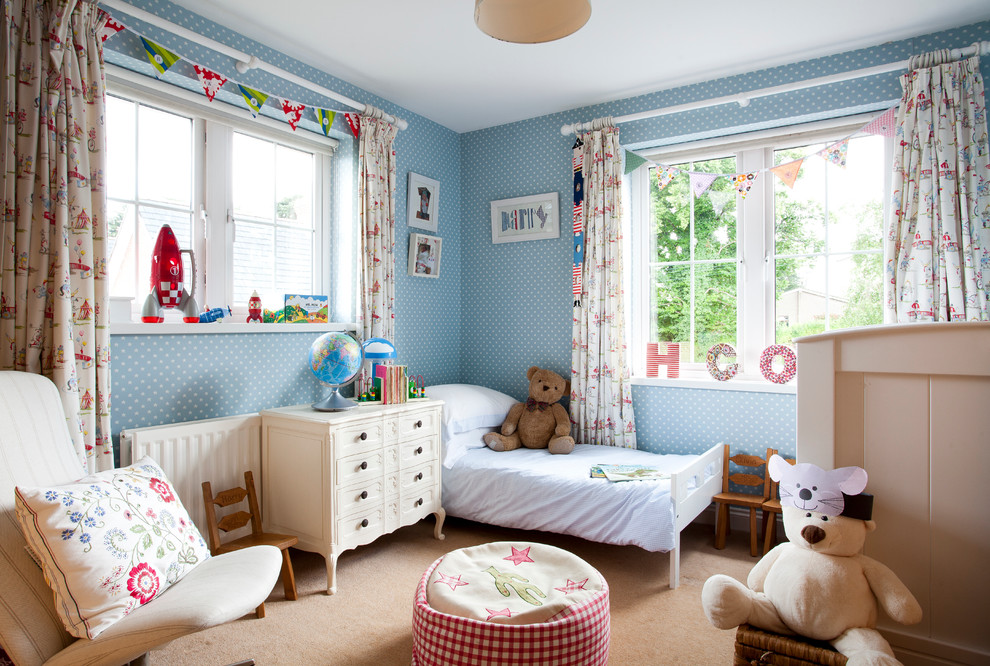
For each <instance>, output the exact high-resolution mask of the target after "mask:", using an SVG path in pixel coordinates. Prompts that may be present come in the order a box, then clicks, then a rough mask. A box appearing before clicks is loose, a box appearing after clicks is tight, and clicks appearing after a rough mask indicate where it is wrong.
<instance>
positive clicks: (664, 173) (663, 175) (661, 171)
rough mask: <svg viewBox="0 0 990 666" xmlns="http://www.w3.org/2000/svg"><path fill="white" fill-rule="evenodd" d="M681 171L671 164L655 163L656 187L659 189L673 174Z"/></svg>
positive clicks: (671, 178)
mask: <svg viewBox="0 0 990 666" xmlns="http://www.w3.org/2000/svg"><path fill="white" fill-rule="evenodd" d="M680 172H681V170H680V169H678V168H676V167H672V166H666V165H664V164H659V165H657V187H659V188H660V189H661V190H662V189H663V188H665V187H667V186H668V185H670V181H672V180H674V176H676V175H677V174H679V173H680Z"/></svg>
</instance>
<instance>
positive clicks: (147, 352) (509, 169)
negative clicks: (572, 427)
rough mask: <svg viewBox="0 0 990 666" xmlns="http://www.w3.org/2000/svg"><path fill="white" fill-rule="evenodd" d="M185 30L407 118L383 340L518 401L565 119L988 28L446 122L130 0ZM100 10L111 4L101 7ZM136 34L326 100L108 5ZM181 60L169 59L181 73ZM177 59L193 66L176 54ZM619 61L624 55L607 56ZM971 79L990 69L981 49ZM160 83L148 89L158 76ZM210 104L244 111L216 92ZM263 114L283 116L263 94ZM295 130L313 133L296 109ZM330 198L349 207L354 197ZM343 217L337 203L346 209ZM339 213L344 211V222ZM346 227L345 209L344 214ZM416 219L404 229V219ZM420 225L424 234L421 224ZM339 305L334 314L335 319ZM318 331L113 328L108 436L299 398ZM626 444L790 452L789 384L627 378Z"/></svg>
mask: <svg viewBox="0 0 990 666" xmlns="http://www.w3.org/2000/svg"><path fill="white" fill-rule="evenodd" d="M129 1H130V2H131V3H132V4H133V5H134V6H136V7H139V8H141V9H144V10H146V11H150V12H152V13H154V14H156V15H159V16H162V17H164V18H166V19H167V20H169V21H171V22H173V23H175V24H178V25H181V26H183V27H186V28H188V29H189V30H192V31H194V32H196V33H199V34H202V35H205V36H207V37H209V38H212V39H215V40H218V41H220V42H222V43H224V44H227V45H228V46H231V47H233V48H235V49H237V50H239V51H243V52H245V53H250V54H254V55H257V56H258V57H259V58H261V59H263V60H265V61H266V62H269V63H271V64H273V65H275V66H277V67H280V68H282V69H285V70H287V71H289V72H292V73H294V74H297V75H298V76H300V77H302V78H304V79H307V80H310V81H312V82H313V83H315V84H318V85H319V86H322V87H325V88H329V89H331V90H334V91H336V92H338V93H341V94H343V95H346V96H348V97H350V98H352V99H356V100H359V101H361V102H365V103H368V104H372V105H375V106H377V107H380V108H382V109H383V110H385V111H386V112H387V113H390V114H393V115H396V116H399V117H401V118H403V119H405V120H407V121H408V123H409V128H408V129H406V130H403V131H400V132H399V134H398V136H397V138H396V141H395V150H396V156H397V164H398V167H397V173H396V236H395V242H396V247H395V260H396V271H395V272H396V276H397V280H396V339H395V341H394V342H395V344H396V347H397V349H398V352H399V362H401V363H405V364H407V365H408V366H409V368H410V372H412V373H413V374H422V375H423V377H424V379H425V381H426V382H427V384H439V383H475V384H481V385H485V386H489V387H491V388H495V389H497V390H500V391H504V392H506V393H509V394H510V395H513V396H514V397H516V398H517V399H522V398H524V397H525V392H526V385H527V382H526V377H525V373H526V369H527V368H528V367H529V366H531V365H540V366H546V367H549V368H551V369H553V370H555V371H556V372H559V373H561V374H564V375H565V376H567V375H568V374H569V371H570V347H571V344H570V340H571V302H572V300H571V295H570V270H571V254H572V248H571V240H570V235H571V224H570V215H569V214H568V212H569V206H568V205H567V202H568V201H569V199H570V189H571V173H570V160H571V145H572V144H573V141H574V137H573V136H566V137H565V136H562V135H561V132H560V128H561V126H562V125H564V124H570V123H575V122H586V121H589V120H592V119H594V118H596V117H600V116H606V115H612V116H618V115H624V114H630V113H636V112H640V111H646V110H650V109H655V108H660V107H667V106H672V105H677V104H683V103H686V102H691V101H696V100H704V99H708V98H712V97H721V96H725V95H731V94H736V93H742V92H745V91H749V90H755V89H759V88H765V87H769V86H776V85H780V84H785V83H789V82H793V81H799V80H805V79H812V78H817V77H821V76H825V75H829V74H834V73H837V72H844V71H849V70H855V69H861V68H864V67H870V66H874V65H880V64H886V63H890V62H896V61H899V60H904V59H906V58H907V57H908V56H910V55H912V54H917V53H922V52H926V51H930V50H932V49H935V48H944V47H949V48H956V47H963V46H968V45H970V44H972V43H973V42H975V41H978V40H988V39H990V22H983V23H978V24H974V25H971V26H966V27H963V28H959V29H956V30H951V31H946V32H942V33H937V34H932V35H927V36H923V37H920V38H915V39H909V40H903V41H898V42H892V43H887V44H882V45H877V46H874V47H872V48H867V49H860V50H856V51H850V52H847V53H840V54H838V55H834V56H829V57H824V58H817V59H814V60H808V61H804V62H798V63H793V64H790V65H786V66H782V67H775V68H771V69H765V70H761V71H757V72H751V73H748V74H741V75H738V76H732V77H727V78H722V79H718V80H713V81H706V82H703V83H697V84H694V85H688V86H682V87H679V88H675V89H670V90H663V91H658V92H654V93H650V94H645V95H640V96H637V97H633V98H629V99H623V100H616V101H612V102H608V103H605V104H599V105H596V106H590V107H585V108H581V109H574V110H570V111H567V112H564V113H557V114H552V115H547V116H542V117H537V118H532V119H530V120H526V121H521V122H517V123H512V124H508V125H502V126H498V127H491V128H487V129H482V130H478V131H474V132H469V133H465V134H457V133H455V132H453V131H452V130H449V129H447V128H445V127H443V126H441V125H439V124H437V123H434V122H432V121H430V120H428V119H426V118H423V117H421V116H418V115H416V114H414V113H412V112H410V111H409V110H407V109H404V108H402V107H400V106H398V105H396V104H394V103H393V102H390V101H389V100H388V99H383V98H380V97H377V96H375V95H373V94H371V93H369V92H367V91H364V90H361V89H359V88H357V87H355V86H353V85H352V84H349V83H348V82H346V81H343V80H341V79H339V78H336V77H335V76H333V75H332V73H327V72H322V71H318V70H316V69H314V68H312V67H310V66H308V65H306V64H305V63H301V62H299V61H296V60H294V59H292V58H290V57H288V56H286V55H284V54H282V53H279V52H278V51H274V50H272V49H270V48H268V47H266V46H264V45H262V44H259V43H257V42H254V41H253V40H250V39H248V38H246V37H244V36H242V35H239V34H237V33H235V32H233V31H231V30H229V29H227V28H225V27H224V26H221V25H217V24H216V23H213V22H211V21H208V20H206V19H203V18H201V17H199V16H197V15H195V14H192V13H190V12H188V11H186V10H185V9H182V8H179V7H177V6H175V5H172V4H171V3H168V2H165V1H163V0H129ZM111 13H113V12H111ZM120 18H121V20H122V21H123V22H124V23H125V24H127V25H128V26H130V27H132V28H133V29H134V30H135V31H139V32H140V33H141V34H144V35H146V36H148V37H149V38H151V39H153V40H156V41H160V42H161V43H162V45H164V46H165V47H167V48H169V49H172V50H174V51H175V52H177V53H179V54H181V55H182V56H183V57H185V58H187V59H188V60H190V61H193V62H196V63H199V64H202V65H205V66H207V67H210V68H212V69H215V70H217V71H218V72H220V73H221V74H223V75H226V76H229V77H230V78H231V79H233V80H236V81H237V82H239V83H243V84H244V85H248V86H252V87H257V88H258V89H260V90H265V91H277V92H278V93H279V94H281V95H284V96H287V97H289V98H291V99H294V100H298V101H300V102H303V103H305V104H307V105H316V106H320V105H323V104H326V103H327V100H326V99H322V98H319V97H318V96H316V94H315V93H312V92H310V91H307V90H305V89H304V88H302V87H300V86H296V85H295V84H292V83H290V82H286V81H283V80H281V79H277V78H276V77H274V76H273V75H272V74H269V73H267V72H264V71H261V70H249V71H248V72H246V73H244V74H240V73H239V72H237V71H236V69H235V67H234V64H235V63H234V61H233V59H231V58H230V57H227V56H224V55H222V54H219V53H217V52H215V51H212V50H210V49H208V48H206V47H203V46H200V45H197V44H194V43H191V42H189V41H186V40H184V39H181V38H179V37H177V36H175V35H171V34H169V33H167V32H166V31H164V30H162V29H159V28H156V27H154V26H150V25H147V24H143V23H142V22H140V21H138V20H136V19H131V17H128V16H126V15H123V14H122V15H121V17H120ZM136 40H137V38H136V37H135V36H134V35H128V34H127V31H125V32H124V33H121V35H118V36H115V37H113V38H111V39H110V40H108V41H107V42H106V60H107V61H108V62H110V63H113V64H116V65H119V66H121V67H125V68H127V69H131V70H134V71H137V72H141V73H143V74H146V75H148V76H149V77H150V76H151V68H150V66H149V65H148V62H147V60H146V59H145V58H144V55H143V53H141V51H140V49H139V48H138V45H139V42H138V41H136ZM181 66H183V65H182V64H180V65H176V67H177V68H181ZM184 66H185V67H191V65H188V64H185V65H184ZM620 66H621V63H620ZM983 75H984V77H985V78H986V77H987V76H988V75H990V70H988V65H987V60H984V64H983ZM163 79H164V81H165V82H166V84H168V85H177V86H182V87H186V88H189V89H191V90H196V91H199V87H198V83H197V82H196V81H195V79H194V78H192V79H191V78H189V72H183V71H178V70H177V71H176V72H175V73H172V72H171V71H170V72H168V73H166V75H165V76H164V77H163ZM166 84H158V85H166ZM899 96H900V84H899V82H898V75H897V73H890V74H882V75H876V76H871V77H868V78H863V79H856V80H853V81H848V82H844V83H834V84H830V85H827V86H821V87H816V88H810V89H806V90H801V91H797V92H792V93H787V94H782V95H774V96H770V97H764V98H759V99H754V100H752V102H751V103H750V104H749V105H748V106H746V107H741V106H739V105H738V104H735V103H733V104H725V105H720V106H716V107H710V108H707V109H701V110H696V111H691V112H687V113H681V114H676V115H670V116H664V117H658V118H653V119H648V120H641V121H637V122H632V123H626V124H623V125H621V128H620V137H621V140H622V142H623V144H624V145H625V146H627V147H628V148H630V149H639V148H647V147H655V146H660V145H665V144H672V143H678V142H683V141H686V140H692V139H702V138H710V137H716V136H721V135H727V134H735V133H739V132H746V131H753V130H757V129H765V128H771V127H780V126H787V125H793V124H797V123H801V122H807V121H812V120H818V119H823V118H833V117H839V116H846V115H852V114H857V113H863V112H868V111H874V110H881V109H884V108H887V107H889V106H891V105H893V104H894V103H895V101H896V100H897V99H898V98H899ZM215 103H217V104H222V103H230V104H232V105H235V106H239V107H240V108H241V109H243V102H241V101H239V99H238V98H237V97H235V96H234V95H232V94H229V93H227V92H226V91H222V93H221V94H218V95H217V101H216V102H215ZM263 113H266V114H268V115H271V116H272V117H273V118H277V119H279V120H282V116H281V112H280V111H278V110H277V109H275V108H274V107H273V108H271V109H269V105H266V106H265V107H264V108H263ZM341 116H342V114H339V115H338V117H337V119H336V120H335V121H334V124H333V127H332V131H331V134H332V136H334V137H335V138H337V139H338V140H339V141H340V143H341V146H340V148H339V149H338V151H337V158H336V159H337V166H336V173H335V174H334V177H335V178H337V179H338V188H337V192H338V199H344V198H346V197H347V196H348V195H350V196H353V192H350V193H348V192H347V191H346V190H347V188H348V187H351V188H353V182H354V179H355V172H356V166H355V161H356V153H357V150H356V143H355V140H354V137H353V135H352V134H351V132H350V130H349V128H348V127H347V125H346V122H345V121H344V119H343V118H342V117H341ZM299 131H319V129H318V127H317V126H316V125H315V123H312V122H309V121H305V122H304V123H302V124H301V125H300V130H299ZM410 171H412V172H415V173H418V174H421V175H423V176H427V177H429V178H432V179H435V180H438V181H439V182H440V189H439V227H438V230H437V232H436V234H435V235H437V236H440V237H441V238H442V239H443V247H442V254H441V262H440V276H439V278H438V279H426V278H421V277H415V276H410V275H408V274H407V271H406V265H407V258H408V254H407V253H408V239H409V233H410V229H409V228H408V226H407V225H406V183H407V180H408V173H409V172H410ZM547 192H556V193H558V194H559V196H560V201H561V203H562V204H564V211H563V213H562V214H561V215H560V238H557V239H548V240H535V241H527V242H519V243H502V244H493V243H492V242H491V224H490V204H491V202H492V201H493V200H497V199H506V198H512V197H521V196H527V195H533V194H543V193H547ZM341 210H350V211H353V212H351V213H349V215H351V216H356V215H357V213H356V210H357V209H356V207H355V206H354V205H353V204H351V205H349V206H342V207H341ZM344 214H345V213H342V212H339V211H338V213H337V215H344ZM341 221H343V222H346V221H347V220H341ZM354 222H356V220H355V221H354ZM412 231H417V230H415V229H414V230H412ZM420 231H421V230H420ZM343 316H344V314H343V313H340V312H338V317H343ZM317 335H318V334H315V333H314V334H305V333H251V334H224V335H217V334H214V335H114V336H113V339H112V345H113V350H112V353H113V365H112V373H113V374H112V379H111V381H112V389H113V415H112V424H113V431H114V434H115V435H117V434H119V432H120V430H121V429H125V428H132V427H138V426H145V425H154V424H162V423H171V422H176V421H185V420H192V419H200V418H211V417H217V416H223V415H229V414H238V413H245V412H251V411H257V410H258V409H262V408H265V407H272V406H280V405H286V404H293V403H303V402H308V401H313V400H315V399H316V398H317V397H319V395H320V391H321V390H322V389H320V388H319V386H317V383H316V381H315V380H314V378H313V377H312V375H311V374H310V373H309V370H308V368H307V364H306V356H307V351H308V349H309V345H310V344H311V343H312V341H313V339H315V338H316V337H317ZM633 399H634V408H635V413H636V420H637V428H638V431H639V446H640V447H641V448H644V449H648V450H651V451H659V452H670V453H696V452H700V451H703V450H705V449H707V448H709V447H711V446H712V445H713V444H715V443H717V442H725V443H729V444H731V445H732V446H733V448H734V449H736V448H738V449H740V450H742V451H746V452H748V453H758V454H762V453H763V452H764V450H765V449H766V447H767V446H774V447H776V448H779V449H780V450H781V453H783V454H785V455H793V453H794V444H795V443H794V439H795V436H796V424H795V421H796V417H795V396H794V395H793V394H787V393H783V394H781V393H762V392H747V391H722V390H705V389H685V388H675V387H658V386H636V387H635V388H634V390H633Z"/></svg>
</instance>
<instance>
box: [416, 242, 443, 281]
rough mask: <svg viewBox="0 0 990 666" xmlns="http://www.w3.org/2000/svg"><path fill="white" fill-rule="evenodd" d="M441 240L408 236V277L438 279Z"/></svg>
mask: <svg viewBox="0 0 990 666" xmlns="http://www.w3.org/2000/svg"><path fill="white" fill-rule="evenodd" d="M442 246H443V239H442V238H438V237H437V236H427V235H426V234H409V275H416V276H419V277H428V278H435V277H440V249H441V247H442Z"/></svg>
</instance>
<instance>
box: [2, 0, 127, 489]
mask: <svg viewBox="0 0 990 666" xmlns="http://www.w3.org/2000/svg"><path fill="white" fill-rule="evenodd" d="M106 19H107V15H106V14H105V13H103V12H101V11H100V10H99V9H98V8H97V6H96V4H95V3H90V2H81V1H78V0H44V1H42V2H38V1H36V0H7V2H5V3H4V35H3V36H4V41H3V46H2V48H3V49H4V53H3V64H2V65H0V67H2V68H3V71H2V77H3V79H2V88H0V90H2V107H3V111H4V114H5V116H6V122H5V123H3V124H2V125H0V133H2V137H0V144H2V145H0V174H2V176H0V177H2V178H3V197H4V217H3V226H2V233H0V245H2V248H0V249H2V253H0V369H2V370H20V371H26V372H35V373H41V374H43V375H45V376H46V377H49V378H50V379H51V380H52V381H53V382H54V383H55V384H56V386H58V388H59V391H60V392H61V395H62V403H63V406H64V408H65V413H66V418H67V421H68V426H69V433H70V434H71V436H72V440H73V442H74V443H75V446H76V449H77V452H78V454H79V457H80V459H81V460H82V462H83V464H84V465H85V466H86V467H87V469H88V470H89V471H98V470H101V469H108V468H111V467H113V448H112V444H111V439H110V336H109V330H108V328H107V317H108V314H109V313H108V309H107V308H108V304H109V302H108V292H107V290H108V285H107V279H106V258H107V223H106V194H105V192H104V191H103V174H104V168H105V167H104V159H105V150H104V148H105V145H106V140H105V136H104V91H105V88H104V68H103V43H102V40H101V39H100V37H99V36H98V31H99V30H100V29H101V28H102V27H103V25H104V24H105V23H106Z"/></svg>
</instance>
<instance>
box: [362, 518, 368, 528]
mask: <svg viewBox="0 0 990 666" xmlns="http://www.w3.org/2000/svg"><path fill="white" fill-rule="evenodd" d="M367 526H368V519H367V518H365V519H364V520H362V521H361V527H367Z"/></svg>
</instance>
